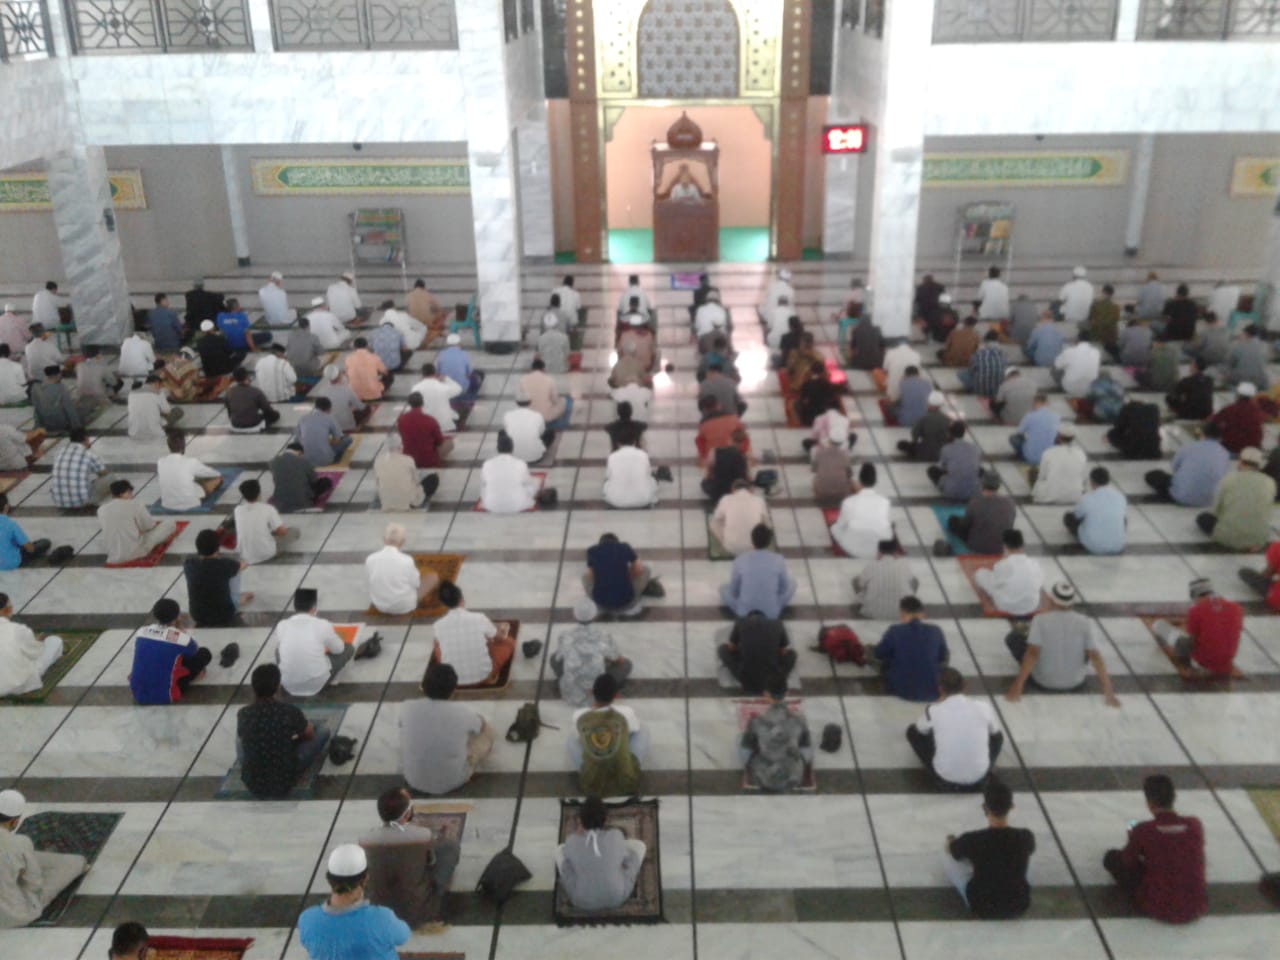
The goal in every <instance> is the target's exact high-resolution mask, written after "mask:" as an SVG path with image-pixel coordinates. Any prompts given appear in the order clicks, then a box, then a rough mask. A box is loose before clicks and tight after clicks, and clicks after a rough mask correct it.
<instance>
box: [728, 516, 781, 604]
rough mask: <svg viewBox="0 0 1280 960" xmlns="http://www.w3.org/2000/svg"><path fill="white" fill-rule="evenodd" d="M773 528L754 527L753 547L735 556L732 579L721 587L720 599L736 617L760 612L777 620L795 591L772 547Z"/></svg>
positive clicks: (759, 524)
mask: <svg viewBox="0 0 1280 960" xmlns="http://www.w3.org/2000/svg"><path fill="white" fill-rule="evenodd" d="M772 542H773V530H771V529H770V528H769V526H768V524H764V523H758V524H756V525H755V527H753V528H752V530H751V547H752V549H751V550H748V551H747V552H746V553H741V554H739V555H738V556H737V557H735V558H734V561H733V573H732V574H731V575H730V577H729V582H728V583H726V584H724V585H723V586H721V587H720V603H721V604H723V605H724V606H726V607H728V608H729V610H730V611H732V613H733V615H734V616H735V617H745V616H746V615H747V614H749V613H755V612H758V613H761V614H763V615H764V616H766V617H769V618H770V619H774V620H776V619H777V618H778V617H781V616H782V611H783V610H785V609H786V606H787V604H789V603H790V602H791V598H792V597H793V596H795V593H796V581H795V580H793V579H792V578H791V576H790V575H789V574H788V573H787V561H786V560H784V559H783V557H782V554H780V553H778V552H776V551H774V550H770V549H769V545H770V544H771V543H772Z"/></svg>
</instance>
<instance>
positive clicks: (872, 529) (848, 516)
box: [831, 463, 894, 560]
mask: <svg viewBox="0 0 1280 960" xmlns="http://www.w3.org/2000/svg"><path fill="white" fill-rule="evenodd" d="M876 480H877V475H876V467H875V464H873V463H864V464H863V465H862V467H861V468H860V469H859V470H858V478H857V479H856V480H855V481H854V483H853V493H851V494H850V495H849V496H847V497H845V499H844V502H843V503H841V504H840V515H839V516H838V517H836V521H835V523H833V524H832V525H831V536H832V537H833V538H834V539H835V541H836V543H838V544H839V545H840V549H842V550H843V551H844V552H845V553H847V554H848V555H849V556H851V557H855V558H857V559H859V560H870V559H871V558H872V557H874V556H875V555H876V548H877V547H878V545H879V544H880V541H882V540H891V539H893V537H894V532H893V520H892V519H891V517H890V505H889V498H888V497H886V496H884V495H883V494H882V493H879V492H878V491H876V490H875V485H876Z"/></svg>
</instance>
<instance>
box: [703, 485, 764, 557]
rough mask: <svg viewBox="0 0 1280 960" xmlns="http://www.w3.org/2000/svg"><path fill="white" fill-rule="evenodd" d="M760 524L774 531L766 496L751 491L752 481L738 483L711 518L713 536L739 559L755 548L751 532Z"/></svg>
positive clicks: (717, 505)
mask: <svg viewBox="0 0 1280 960" xmlns="http://www.w3.org/2000/svg"><path fill="white" fill-rule="evenodd" d="M758 524H764V525H765V526H766V527H769V528H770V529H772V528H773V521H772V519H770V517H769V507H768V506H767V505H766V504H765V501H764V497H762V496H759V495H758V494H756V493H754V492H753V491H752V488H751V484H750V482H748V481H746V480H735V481H734V482H733V489H732V490H731V491H730V492H729V493H726V494H725V495H724V496H723V497H721V498H720V502H719V503H717V504H716V509H715V513H713V514H712V515H711V533H712V534H714V535H715V538H716V539H717V540H719V541H720V546H721V547H723V548H724V549H725V550H726V551H727V552H729V553H731V554H733V555H734V556H735V557H736V556H737V555H738V554H740V553H746V552H747V551H748V550H753V549H755V547H754V546H753V544H752V543H751V531H752V530H754V529H755V528H756V526H757V525H758Z"/></svg>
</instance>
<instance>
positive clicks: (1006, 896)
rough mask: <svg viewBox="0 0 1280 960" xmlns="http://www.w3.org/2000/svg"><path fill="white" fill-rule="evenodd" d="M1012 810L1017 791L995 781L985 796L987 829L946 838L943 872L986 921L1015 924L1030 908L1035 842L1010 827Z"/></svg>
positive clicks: (1031, 836) (1028, 834) (1027, 833)
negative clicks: (1030, 866)
mask: <svg viewBox="0 0 1280 960" xmlns="http://www.w3.org/2000/svg"><path fill="white" fill-rule="evenodd" d="M1011 810H1013V791H1012V790H1010V789H1009V788H1008V787H1007V786H1006V785H1005V784H1004V783H1002V782H1001V781H999V780H997V779H996V778H995V777H991V778H990V779H988V780H987V785H986V787H985V788H983V791H982V812H983V813H985V814H986V815H987V826H986V829H984V830H971V831H969V832H968V833H962V834H961V835H960V836H958V837H956V836H952V835H950V834H948V836H947V852H946V855H945V856H944V857H943V860H942V869H943V871H944V872H945V873H946V875H947V879H948V880H950V881H951V884H952V886H954V887H955V888H956V890H957V891H958V892H959V894H960V897H961V898H962V899H963V900H964V905H965V906H966V907H968V908H969V912H970V913H972V914H973V915H974V916H975V917H979V918H981V919H983V920H1011V919H1013V918H1014V917H1020V916H1022V915H1023V914H1024V913H1026V912H1027V908H1028V907H1030V906H1031V884H1029V883H1027V866H1028V864H1029V863H1030V860H1031V855H1032V854H1033V853H1035V851H1036V838H1035V835H1034V834H1033V833H1032V832H1031V831H1030V830H1023V829H1018V828H1014V827H1011V826H1009V812H1010V811H1011Z"/></svg>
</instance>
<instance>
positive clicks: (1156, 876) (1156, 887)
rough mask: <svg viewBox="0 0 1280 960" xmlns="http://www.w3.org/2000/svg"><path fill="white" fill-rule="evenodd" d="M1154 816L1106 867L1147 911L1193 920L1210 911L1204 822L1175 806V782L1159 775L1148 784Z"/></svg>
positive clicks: (1167, 919) (1133, 830) (1111, 853)
mask: <svg viewBox="0 0 1280 960" xmlns="http://www.w3.org/2000/svg"><path fill="white" fill-rule="evenodd" d="M1142 793H1143V796H1145V797H1146V800H1147V809H1148V810H1150V811H1151V816H1152V819H1150V820H1146V821H1144V822H1142V823H1135V824H1134V825H1133V826H1132V827H1130V828H1129V839H1128V842H1127V843H1125V845H1124V849H1123V850H1108V851H1107V854H1106V856H1105V857H1103V859H1102V865H1103V867H1105V868H1106V871H1107V873H1109V874H1111V876H1112V878H1113V879H1114V880H1115V882H1116V884H1117V885H1118V886H1119V887H1120V889H1121V890H1123V891H1124V892H1125V893H1126V894H1127V895H1128V896H1129V897H1130V899H1131V900H1132V901H1133V907H1134V909H1135V910H1137V911H1138V912H1139V913H1141V914H1145V915H1146V916H1148V917H1151V918H1152V919H1153V920H1161V921H1163V922H1164V923H1190V922H1191V921H1192V920H1196V919H1198V918H1199V917H1201V916H1203V915H1204V913H1205V912H1206V911H1207V910H1208V909H1209V902H1208V886H1207V883H1206V881H1205V867H1204V860H1205V858H1204V826H1203V825H1202V824H1201V823H1200V821H1199V819H1197V818H1196V817H1184V816H1180V815H1179V814H1177V813H1176V812H1174V809H1173V801H1174V788H1173V781H1172V780H1170V779H1169V778H1168V777H1167V776H1165V775H1164V774H1153V775H1151V776H1149V777H1147V778H1146V779H1145V780H1144V781H1143V782H1142Z"/></svg>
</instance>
